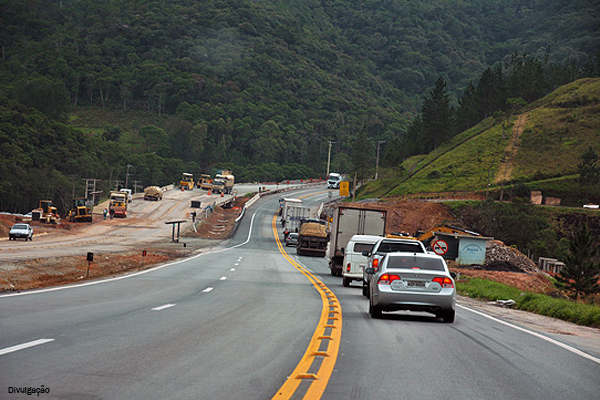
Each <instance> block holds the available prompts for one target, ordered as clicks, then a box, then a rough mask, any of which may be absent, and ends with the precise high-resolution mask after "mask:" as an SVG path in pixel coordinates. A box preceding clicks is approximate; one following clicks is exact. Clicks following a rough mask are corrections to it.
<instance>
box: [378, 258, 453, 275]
mask: <svg viewBox="0 0 600 400" xmlns="http://www.w3.org/2000/svg"><path fill="white" fill-rule="evenodd" d="M387 268H406V269H415V268H418V269H426V270H430V271H445V270H446V269H445V268H444V263H443V262H442V260H440V259H435V258H421V257H410V256H407V257H398V256H392V255H389V256H388V264H387Z"/></svg>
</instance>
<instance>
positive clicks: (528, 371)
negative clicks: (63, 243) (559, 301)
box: [0, 189, 600, 400]
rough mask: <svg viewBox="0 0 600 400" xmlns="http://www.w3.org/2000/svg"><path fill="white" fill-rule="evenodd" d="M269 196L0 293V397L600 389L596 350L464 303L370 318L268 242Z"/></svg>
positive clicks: (518, 393) (508, 395)
mask: <svg viewBox="0 0 600 400" xmlns="http://www.w3.org/2000/svg"><path fill="white" fill-rule="evenodd" d="M296 196H297V197H300V196H302V197H303V198H304V201H305V204H311V203H312V204H317V203H319V202H321V201H324V200H326V198H327V196H328V193H327V191H325V190H323V189H314V190H312V191H303V192H298V193H296ZM277 200H278V197H276V196H266V197H264V198H263V199H261V200H260V201H259V202H257V203H256V204H255V205H253V206H252V207H251V208H250V209H249V210H248V212H247V213H246V216H245V217H244V219H243V220H242V222H241V224H240V226H239V228H238V230H237V232H236V234H235V236H234V237H233V238H232V239H230V240H228V241H226V242H224V243H223V246H222V247H218V248H213V249H212V250H211V252H209V253H203V254H200V255H197V256H195V257H192V258H190V259H187V260H183V261H180V262H175V263H171V264H168V265H163V266H160V267H158V268H154V269H152V270H149V271H144V272H142V273H138V274H134V275H129V276H125V277H120V278H117V279H109V280H104V281H97V282H93V283H91V284H87V285H81V286H78V287H71V288H65V289H60V290H55V289H53V290H40V291H36V292H29V293H22V294H11V295H4V296H0V398H1V399H5V398H6V399H13V398H20V397H21V398H26V397H27V395H26V394H23V393H21V392H20V391H22V390H26V389H30V390H36V389H37V390H40V389H41V390H43V391H44V393H42V394H40V396H39V397H40V398H45V399H78V400H96V399H271V398H273V399H284V398H286V399H287V398H293V399H301V398H306V399H311V400H312V399H319V398H322V399H339V400H346V399H382V400H389V399H431V398H444V399H544V400H546V399H560V400H563V399H598V398H599V396H598V393H600V379H599V377H600V354H589V353H583V352H581V351H579V350H578V349H577V348H575V347H573V346H570V345H569V344H568V343H567V342H562V341H561V342H553V341H552V339H550V338H547V337H544V336H542V335H539V334H536V332H531V331H528V330H526V329H523V328H521V327H518V326H513V325H511V324H507V323H505V322H503V321H499V320H495V319H492V318H490V317H488V316H486V315H485V314H480V313H478V312H475V311H474V310H471V309H470V308H465V307H463V306H461V307H460V308H459V309H458V310H457V319H456V322H455V323H454V324H445V323H443V322H441V320H436V319H435V318H433V317H432V316H430V315H428V314H425V313H422V314H421V313H400V312H399V313H391V314H385V313H384V317H383V318H382V319H379V320H373V319H371V318H370V316H369V314H368V312H367V310H368V303H367V301H366V300H365V298H364V297H362V295H361V290H360V286H359V285H358V284H357V283H353V284H352V286H351V287H347V288H344V287H343V286H342V284H341V278H339V277H332V276H331V275H330V274H329V270H328V268H327V262H326V259H324V258H318V257H298V256H296V255H295V252H294V251H293V248H285V247H283V246H281V245H280V244H279V243H278V240H281V237H280V235H279V233H280V229H279V227H278V226H277V220H276V218H275V214H276V211H277V206H278V203H277Z"/></svg>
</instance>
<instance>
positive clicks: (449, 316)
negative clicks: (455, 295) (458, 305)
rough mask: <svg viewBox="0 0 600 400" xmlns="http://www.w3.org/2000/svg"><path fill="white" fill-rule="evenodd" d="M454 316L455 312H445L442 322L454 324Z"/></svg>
mask: <svg viewBox="0 0 600 400" xmlns="http://www.w3.org/2000/svg"><path fill="white" fill-rule="evenodd" d="M455 316H456V311H454V310H450V311H446V312H445V313H444V315H443V316H442V318H443V319H444V322H447V323H452V322H454V318H455Z"/></svg>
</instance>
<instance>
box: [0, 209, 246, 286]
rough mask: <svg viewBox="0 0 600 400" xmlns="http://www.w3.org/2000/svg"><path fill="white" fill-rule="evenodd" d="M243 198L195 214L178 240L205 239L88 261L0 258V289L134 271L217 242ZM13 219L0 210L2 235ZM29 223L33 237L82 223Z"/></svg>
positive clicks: (232, 221) (98, 256) (82, 258)
mask: <svg viewBox="0 0 600 400" xmlns="http://www.w3.org/2000/svg"><path fill="white" fill-rule="evenodd" d="M246 200H247V198H239V199H238V200H236V202H235V204H233V206H232V207H231V208H221V207H215V208H214V209H213V210H212V212H210V213H209V214H208V217H206V215H200V214H198V216H197V221H196V230H197V232H194V230H193V229H192V228H191V227H190V228H188V229H185V230H183V232H181V236H182V240H181V242H182V243H183V242H187V240H185V239H206V240H196V241H194V240H189V241H190V242H191V243H190V245H189V246H186V247H182V246H181V245H178V246H175V245H172V246H169V245H164V244H148V246H146V247H145V248H144V249H143V250H142V251H135V252H133V251H131V252H125V253H102V254H94V256H93V261H92V262H88V261H87V256H86V255H83V256H65V257H47V258H33V259H25V260H15V261H10V262H2V264H1V265H0V292H2V291H21V290H28V289H39V288H44V287H51V286H60V285H65V284H69V283H76V282H82V281H84V280H89V279H98V278H102V277H107V276H115V275H119V274H124V273H131V272H136V271H140V270H143V269H148V268H151V267H153V266H155V265H158V264H162V263H165V262H167V261H170V260H174V259H177V258H181V257H183V256H186V255H189V254H191V253H192V252H193V251H195V250H197V249H198V248H199V247H205V246H206V247H211V246H214V245H217V244H218V243H219V241H221V240H223V239H227V238H228V237H230V236H231V234H232V232H233V229H235V219H236V218H237V217H238V216H239V214H240V211H241V207H243V204H244V203H245V202H246ZM15 222H19V218H15V217H14V216H12V215H6V214H0V229H2V232H4V231H5V233H3V236H4V237H8V230H9V229H10V226H12V225H13V224H14V223H15ZM92 223H95V222H92ZM32 225H33V227H34V239H33V240H34V241H35V237H36V235H43V234H47V233H49V232H52V233H56V231H57V230H59V231H60V230H62V231H68V232H70V233H71V234H73V233H75V234H77V231H78V229H79V228H81V227H82V226H84V225H83V224H76V223H69V222H66V221H63V222H62V223H61V224H60V225H47V224H41V223H39V222H33V223H32ZM186 244H187V243H186Z"/></svg>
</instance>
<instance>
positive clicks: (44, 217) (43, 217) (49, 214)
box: [31, 200, 60, 224]
mask: <svg viewBox="0 0 600 400" xmlns="http://www.w3.org/2000/svg"><path fill="white" fill-rule="evenodd" d="M31 220H32V221H40V222H43V223H45V224H60V215H58V210H57V208H56V207H55V206H54V205H53V204H52V200H40V206H39V207H38V208H36V209H35V210H32V211H31Z"/></svg>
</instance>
